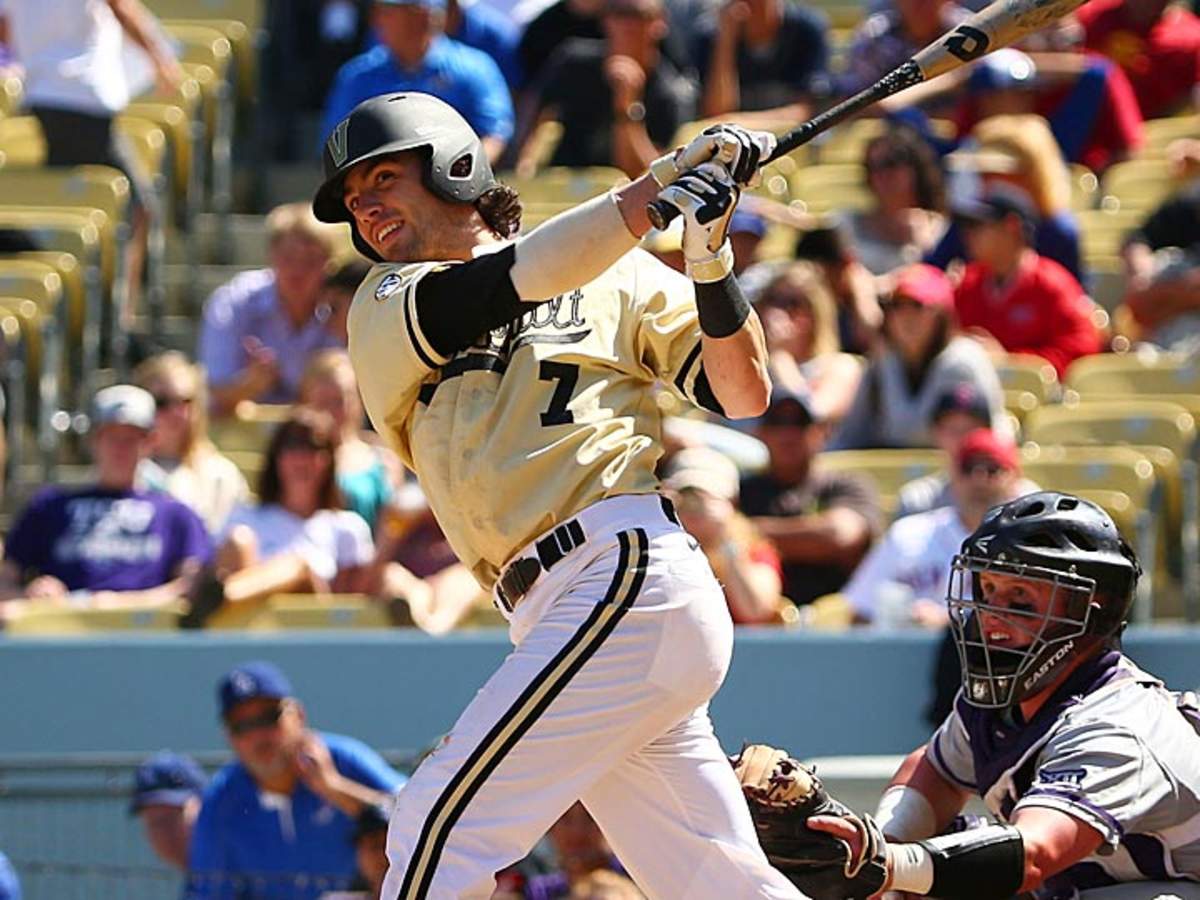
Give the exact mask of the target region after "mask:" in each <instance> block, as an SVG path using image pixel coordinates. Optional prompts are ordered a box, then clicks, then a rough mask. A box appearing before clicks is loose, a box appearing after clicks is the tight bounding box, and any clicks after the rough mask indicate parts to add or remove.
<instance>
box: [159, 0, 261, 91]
mask: <svg viewBox="0 0 1200 900" xmlns="http://www.w3.org/2000/svg"><path fill="white" fill-rule="evenodd" d="M146 5H147V6H148V7H149V8H150V9H152V10H153V11H154V12H155V14H157V15H158V17H159V18H160V19H162V20H163V25H164V26H165V27H166V28H168V29H169V28H172V27H174V26H175V25H180V24H193V25H207V26H210V27H213V28H218V29H220V31H221V33H222V34H224V35H225V37H226V38H227V39H228V40H229V43H230V46H231V47H232V49H233V56H234V61H235V64H236V66H235V68H236V71H237V84H236V87H237V97H238V105H239V106H240V107H241V108H242V110H243V111H245V110H248V109H249V108H250V107H251V106H253V104H254V102H255V94H256V92H257V90H258V80H257V79H258V76H257V55H258V53H259V50H260V48H261V46H262V40H261V33H262V26H263V19H264V14H263V12H264V6H265V2H264V0H149V2H147V4H146Z"/></svg>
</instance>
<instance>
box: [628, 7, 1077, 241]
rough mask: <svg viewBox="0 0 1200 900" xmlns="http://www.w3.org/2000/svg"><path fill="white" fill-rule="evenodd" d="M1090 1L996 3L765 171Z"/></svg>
mask: <svg viewBox="0 0 1200 900" xmlns="http://www.w3.org/2000/svg"><path fill="white" fill-rule="evenodd" d="M1085 2H1086V0H996V2H994V3H991V4H989V5H988V6H985V7H984V8H983V9H981V10H980V11H979V12H977V13H974V14H973V15H971V16H970V17H969V18H968V19H966V20H965V21H964V22H962V23H961V24H960V25H958V26H956V27H955V28H953V29H952V30H951V31H948V32H947V33H946V34H944V35H942V36H941V37H940V38H938V39H937V40H936V41H934V42H933V43H932V44H930V45H929V46H928V47H926V48H925V49H924V50H921V51H920V52H918V53H917V54H916V55H915V56H913V57H912V58H911V59H909V60H907V61H906V62H903V63H901V64H900V65H899V66H897V67H896V68H894V69H892V71H890V72H888V73H887V74H886V75H884V76H883V77H882V78H880V79H879V80H878V81H876V82H875V83H874V84H873V85H871V86H870V87H868V88H865V89H863V90H861V91H859V92H858V93H857V94H855V95H854V96H852V97H849V98H847V99H846V100H843V101H842V102H841V103H839V104H837V105H836V106H832V107H830V108H829V109H827V110H825V112H823V113H821V114H820V115H817V116H814V117H813V118H811V119H809V120H808V121H807V122H803V123H802V124H800V125H797V126H796V127H795V128H793V129H792V130H791V131H789V132H787V133H786V134H783V135H780V137H779V143H778V144H776V146H775V152H773V153H772V154H771V155H770V156H769V157H768V158H767V159H765V160H763V162H762V165H766V164H767V163H769V162H771V161H772V160H775V159H778V158H779V157H781V156H784V155H785V154H788V153H791V152H792V151H793V150H795V149H796V148H797V147H802V146H804V145H805V144H807V143H808V142H809V141H811V140H812V139H813V138H815V137H816V136H817V135H818V134H821V133H822V132H823V131H827V130H828V129H830V128H832V127H833V126H834V125H837V124H838V123H840V122H844V121H846V120H847V119H849V118H851V117H852V116H854V115H857V114H858V113H860V112H861V111H862V110H864V109H866V108H867V107H868V106H870V105H871V104H873V103H877V102H878V101H880V100H882V99H884V98H885V97H890V96H892V95H893V94H898V93H900V91H902V90H904V89H905V88H910V87H912V86H913V85H915V84H920V83H921V82H922V81H928V80H929V79H931V78H935V77H936V76H938V75H941V74H942V73H943V72H949V71H950V70H952V69H957V68H959V67H960V66H964V65H966V64H968V63H971V62H974V61H975V60H977V59H979V57H981V56H983V55H984V54H986V53H990V52H992V51H993V50H997V49H999V48H1001V47H1007V46H1008V45H1009V44H1012V43H1014V42H1015V41H1019V40H1020V39H1021V38H1023V37H1025V36H1026V35H1028V34H1032V33H1033V32H1035V31H1038V30H1039V29H1041V28H1044V27H1046V26H1047V25H1049V24H1050V23H1051V22H1053V21H1055V20H1056V19H1061V18H1062V17H1063V16H1065V15H1066V14H1067V13H1069V12H1072V11H1073V10H1076V9H1078V8H1079V7H1080V6H1082V5H1083V4H1084V3H1085ZM646 214H647V215H648V216H649V218H650V223H651V224H652V225H653V226H654V227H655V228H658V229H660V230H661V229H663V228H666V227H667V225H668V224H669V223H670V222H671V220H672V219H674V218H675V217H676V216H678V215H679V210H678V209H676V208H675V207H674V206H673V205H672V204H671V203H668V202H667V201H665V200H653V201H651V202H650V204H649V206H648V207H647V209H646Z"/></svg>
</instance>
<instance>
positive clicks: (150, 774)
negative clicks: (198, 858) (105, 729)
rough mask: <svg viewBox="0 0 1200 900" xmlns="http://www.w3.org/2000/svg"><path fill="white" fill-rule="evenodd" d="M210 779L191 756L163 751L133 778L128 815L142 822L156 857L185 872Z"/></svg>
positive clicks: (147, 839)
mask: <svg viewBox="0 0 1200 900" xmlns="http://www.w3.org/2000/svg"><path fill="white" fill-rule="evenodd" d="M207 783H208V777H207V776H206V775H205V774H204V771H203V770H202V769H201V768H200V766H199V765H197V764H196V761H195V760H194V759H192V758H191V757H190V756H186V755H184V754H182V753H171V752H170V751H168V750H163V751H162V752H160V753H155V754H154V755H153V756H151V757H150V758H149V759H147V760H146V761H145V762H143V763H142V764H141V765H140V766H138V767H137V771H136V772H134V774H133V797H132V798H131V799H130V801H129V814H130V815H131V816H137V817H138V818H139V819H141V820H142V833H143V834H145V836H146V842H147V843H148V844H149V845H150V849H151V850H153V851H154V855H155V856H157V857H158V858H159V859H161V860H162V861H163V862H165V863H166V864H167V865H168V866H171V867H172V868H175V869H180V870H186V869H187V862H188V845H189V844H190V843H191V838H192V826H193V825H194V824H195V822H196V816H197V815H198V814H199V812H200V795H201V794H202V793H203V792H204V786H205V784H207Z"/></svg>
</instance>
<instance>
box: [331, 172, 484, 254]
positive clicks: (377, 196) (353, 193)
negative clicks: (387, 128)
mask: <svg viewBox="0 0 1200 900" xmlns="http://www.w3.org/2000/svg"><path fill="white" fill-rule="evenodd" d="M423 168H424V161H423V160H422V158H421V156H420V155H419V154H418V153H417V152H416V151H405V152H402V153H395V154H392V155H390V156H385V157H383V158H382V159H376V160H367V161H365V162H362V163H360V164H359V165H357V166H355V167H354V168H353V169H351V170H350V171H349V173H347V175H346V180H345V183H344V184H343V187H342V199H343V201H344V202H345V204H346V209H347V210H349V211H350V214H351V215H352V216H354V225H355V227H356V228H357V229H358V233H359V235H360V236H361V237H362V239H363V240H364V241H366V242H367V243H368V244H369V245H370V246H371V248H372V249H373V250H374V251H375V252H376V253H378V254H379V255H380V256H381V257H382V258H383V259H385V260H387V261H388V262H420V261H423V260H441V259H455V258H463V257H462V251H461V250H460V249H459V248H458V245H459V244H460V243H461V242H462V235H463V232H464V227H465V226H466V224H467V221H468V219H469V217H470V215H471V214H472V213H473V212H474V207H472V206H471V205H470V204H467V203H448V202H446V201H444V200H442V199H441V198H439V197H437V196H435V195H434V194H433V193H431V192H430V191H429V189H428V188H426V187H425V184H424V183H423V182H422V180H421V172H422V169H423ZM466 258H470V254H469V251H468V253H467V256H466Z"/></svg>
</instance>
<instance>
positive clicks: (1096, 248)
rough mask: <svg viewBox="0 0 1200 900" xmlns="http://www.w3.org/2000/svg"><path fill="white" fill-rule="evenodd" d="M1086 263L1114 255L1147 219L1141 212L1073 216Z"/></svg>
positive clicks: (1093, 211)
mask: <svg viewBox="0 0 1200 900" xmlns="http://www.w3.org/2000/svg"><path fill="white" fill-rule="evenodd" d="M1075 218H1076V219H1077V220H1078V222H1079V239H1080V249H1081V250H1082V251H1083V257H1084V259H1085V260H1091V259H1093V258H1094V257H1097V256H1116V255H1118V254H1119V253H1120V251H1121V244H1122V243H1123V242H1124V240H1125V236H1126V235H1127V234H1129V232H1130V231H1132V230H1133V229H1134V228H1136V227H1137V226H1138V225H1140V224H1141V223H1142V220H1143V219H1145V218H1146V211H1145V210H1144V209H1085V210H1082V211H1080V212H1076V213H1075Z"/></svg>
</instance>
